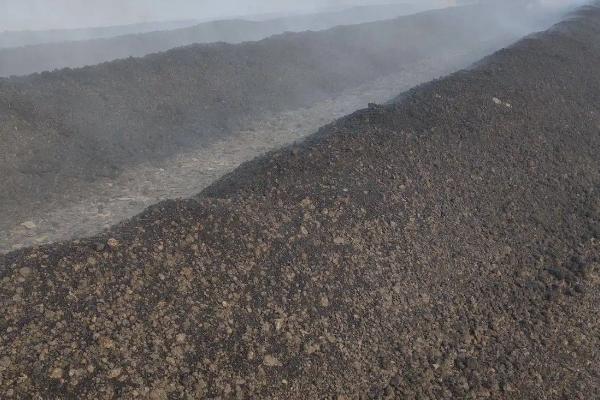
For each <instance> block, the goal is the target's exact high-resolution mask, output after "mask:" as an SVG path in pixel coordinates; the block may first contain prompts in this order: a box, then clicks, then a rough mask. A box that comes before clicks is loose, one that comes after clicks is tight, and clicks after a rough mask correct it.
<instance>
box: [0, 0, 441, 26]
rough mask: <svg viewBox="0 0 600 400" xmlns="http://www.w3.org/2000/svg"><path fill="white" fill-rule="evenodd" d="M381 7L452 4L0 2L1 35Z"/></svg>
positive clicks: (348, 0) (433, 0)
mask: <svg viewBox="0 0 600 400" xmlns="http://www.w3.org/2000/svg"><path fill="white" fill-rule="evenodd" d="M386 2H387V3H409V4H412V5H418V6H419V8H422V9H427V8H432V7H443V6H446V5H448V4H451V3H452V1H448V0H418V1H417V0H403V1H390V0H387V1H386V0H362V1H361V0H325V1H323V0H305V1H302V2H297V1H292V0H259V1H250V0H223V1H219V2H214V1H206V0H200V1H194V0H169V1H165V0H53V1H50V0H0V5H1V7H0V8H2V12H0V32H1V31H7V30H41V29H72V28H81V27H91V26H108V25H121V24H133V23H139V22H148V21H159V20H176V19H186V20H187V19H197V20H209V19H216V18H225V17H233V16H250V15H260V14H289V13H302V12H313V11H320V10H327V9H332V8H334V9H335V8H341V7H347V6H354V5H372V4H379V3H386Z"/></svg>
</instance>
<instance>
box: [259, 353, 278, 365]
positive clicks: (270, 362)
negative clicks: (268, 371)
mask: <svg viewBox="0 0 600 400" xmlns="http://www.w3.org/2000/svg"><path fill="white" fill-rule="evenodd" d="M263 363H264V364H265V365H266V366H267V367H281V365H282V364H281V362H280V361H279V360H278V359H277V358H275V357H273V356H272V355H270V354H267V355H266V356H265V358H264V360H263Z"/></svg>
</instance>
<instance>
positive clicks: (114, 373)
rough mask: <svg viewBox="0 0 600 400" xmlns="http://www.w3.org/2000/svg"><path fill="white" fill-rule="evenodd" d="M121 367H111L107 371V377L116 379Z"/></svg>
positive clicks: (119, 374)
mask: <svg viewBox="0 0 600 400" xmlns="http://www.w3.org/2000/svg"><path fill="white" fill-rule="evenodd" d="M121 371H122V369H121V368H113V369H111V370H110V371H109V372H108V378H109V379H116V378H118V377H119V376H121Z"/></svg>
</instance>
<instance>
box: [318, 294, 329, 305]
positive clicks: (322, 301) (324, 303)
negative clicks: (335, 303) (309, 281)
mask: <svg viewBox="0 0 600 400" xmlns="http://www.w3.org/2000/svg"><path fill="white" fill-rule="evenodd" d="M320 303H321V306H323V307H329V299H328V298H327V297H326V296H321V301H320Z"/></svg>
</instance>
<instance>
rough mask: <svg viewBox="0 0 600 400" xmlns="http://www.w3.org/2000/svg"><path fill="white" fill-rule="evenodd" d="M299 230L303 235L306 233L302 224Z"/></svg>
mask: <svg viewBox="0 0 600 400" xmlns="http://www.w3.org/2000/svg"><path fill="white" fill-rule="evenodd" d="M300 232H302V234H303V235H304V236H306V235H308V230H307V229H306V228H305V227H303V226H301V227H300Z"/></svg>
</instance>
